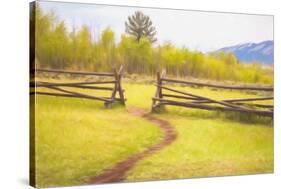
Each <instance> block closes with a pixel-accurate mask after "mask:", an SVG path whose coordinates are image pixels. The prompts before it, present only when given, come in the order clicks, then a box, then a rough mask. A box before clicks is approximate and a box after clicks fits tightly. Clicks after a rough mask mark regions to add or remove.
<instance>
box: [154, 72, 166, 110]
mask: <svg viewBox="0 0 281 189" xmlns="http://www.w3.org/2000/svg"><path fill="white" fill-rule="evenodd" d="M165 75H166V70H162V71H161V73H160V72H159V71H158V72H157V77H156V86H157V89H156V93H155V98H163V94H162V88H161V86H162V78H164V77H165ZM155 98H152V109H151V111H152V112H154V111H155V110H156V109H157V108H159V107H160V105H161V104H160V103H158V104H157V100H156V99H155Z"/></svg>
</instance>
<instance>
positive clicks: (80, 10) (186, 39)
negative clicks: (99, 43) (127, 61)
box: [39, 1, 273, 52]
mask: <svg viewBox="0 0 281 189" xmlns="http://www.w3.org/2000/svg"><path fill="white" fill-rule="evenodd" d="M39 6H40V7H41V8H42V9H43V11H44V12H48V11H51V10H53V11H54V12H55V13H56V15H58V17H59V19H60V20H64V21H65V23H66V25H67V27H68V28H69V29H70V28H72V27H73V26H75V27H76V28H79V27H81V26H82V25H88V26H89V27H90V29H91V31H92V32H93V36H96V37H98V35H96V34H97V33H98V34H99V33H100V32H101V31H102V30H104V29H105V28H107V27H110V28H111V29H112V30H113V31H114V32H115V33H116V40H117V41H118V40H120V37H121V35H122V34H123V33H125V21H126V20H127V17H128V16H129V15H132V14H133V13H134V12H135V11H142V12H143V13H144V14H145V15H148V16H150V18H151V20H152V22H153V24H154V26H155V27H156V31H157V36H156V37H157V39H158V42H157V43H160V44H162V43H163V42H165V41H170V42H172V43H173V44H175V45H176V46H178V47H183V46H185V47H187V48H189V49H192V50H199V51H202V52H208V51H212V50H217V49H219V48H221V47H225V46H232V45H237V44H241V43H248V42H255V43H257V42H261V41H264V40H273V16H267V15H247V14H231V13H216V12H202V11H188V10H170V9H156V8H138V7H120V6H108V5H94V4H79V3H64V2H51V1H39Z"/></svg>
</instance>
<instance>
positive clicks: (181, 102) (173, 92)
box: [152, 71, 274, 117]
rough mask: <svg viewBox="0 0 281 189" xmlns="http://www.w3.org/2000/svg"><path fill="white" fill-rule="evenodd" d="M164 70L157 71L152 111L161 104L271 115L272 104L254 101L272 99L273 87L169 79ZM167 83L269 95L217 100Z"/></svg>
mask: <svg viewBox="0 0 281 189" xmlns="http://www.w3.org/2000/svg"><path fill="white" fill-rule="evenodd" d="M165 75H166V73H165V71H162V73H161V74H160V73H157V83H156V87H157V88H156V94H155V97H154V98H152V111H155V110H156V109H157V108H159V107H160V106H162V105H171V106H182V107H186V108H196V109H204V110H219V111H236V112H247V113H254V114H257V115H262V116H271V117H273V109H274V106H273V105H267V104H261V103H260V104H258V103H256V102H260V101H265V100H273V87H271V86H269V87H267V86H266V87H260V86H235V85H231V86H230V85H217V84H208V83H200V82H191V81H184V80H177V79H169V78H167V77H166V76H165ZM167 84H181V85H184V86H196V87H210V88H216V89H231V90H239V91H242V90H243V91H263V92H264V93H268V94H269V95H266V96H262V97H255V98H239V99H223V100H217V99H213V98H210V97H207V96H204V95H197V94H192V93H190V92H187V91H182V90H178V89H175V88H173V87H170V86H167Z"/></svg>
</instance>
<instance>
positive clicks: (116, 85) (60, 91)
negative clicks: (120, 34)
mask: <svg viewBox="0 0 281 189" xmlns="http://www.w3.org/2000/svg"><path fill="white" fill-rule="evenodd" d="M39 72H43V73H53V74H69V75H80V76H98V77H99V78H102V79H109V80H102V81H90V82H89V81H87V82H72V83H54V82H45V81H36V82H30V87H31V88H34V89H35V91H34V92H31V93H30V94H37V95H51V96H62V97H72V98H86V99H92V100H99V101H103V102H104V105H105V106H106V107H111V106H112V103H114V102H119V103H121V104H123V105H125V101H126V99H125V97H124V89H123V88H122V85H121V80H122V75H123V67H122V66H121V67H120V69H119V70H117V69H115V70H114V72H113V73H104V72H77V71H76V72H74V71H65V70H51V69H36V70H35V73H39ZM100 84H103V86H99V85H100ZM105 84H106V87H105V86H104V85H105ZM107 85H109V86H107ZM36 88H47V89H52V90H53V91H55V92H43V91H36ZM65 88H80V89H91V90H104V91H111V93H110V96H108V97H99V96H94V95H92V94H91V95H89V94H85V93H81V92H77V91H73V90H69V89H65ZM117 95H119V97H117Z"/></svg>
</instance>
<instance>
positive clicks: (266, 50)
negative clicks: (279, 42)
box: [217, 40, 274, 65]
mask: <svg viewBox="0 0 281 189" xmlns="http://www.w3.org/2000/svg"><path fill="white" fill-rule="evenodd" d="M217 51H224V52H232V53H234V54H235V56H236V57H237V59H238V60H240V61H241V62H244V63H250V62H260V63H262V64H267V65H270V64H273V63H274V41H271V40H268V41H263V42H260V43H243V44H239V45H234V46H229V47H224V48H221V49H219V50H217Z"/></svg>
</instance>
